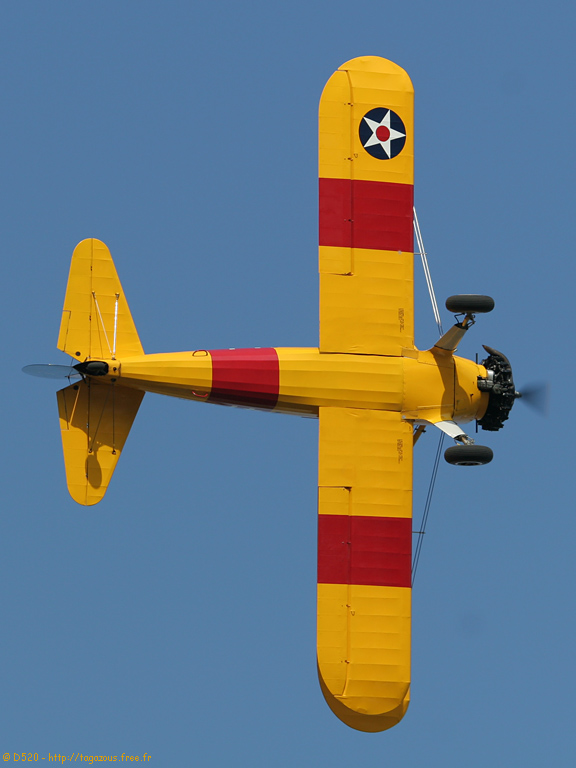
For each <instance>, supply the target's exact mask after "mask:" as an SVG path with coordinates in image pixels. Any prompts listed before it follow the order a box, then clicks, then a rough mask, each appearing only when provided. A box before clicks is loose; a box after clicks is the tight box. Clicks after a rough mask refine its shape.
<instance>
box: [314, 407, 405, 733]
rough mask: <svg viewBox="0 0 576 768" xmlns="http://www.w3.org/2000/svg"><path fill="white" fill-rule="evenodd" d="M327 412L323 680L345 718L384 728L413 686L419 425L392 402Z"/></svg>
mask: <svg viewBox="0 0 576 768" xmlns="http://www.w3.org/2000/svg"><path fill="white" fill-rule="evenodd" d="M319 418H320V449H319V481H318V483H319V489H318V513H319V515H318V669H319V676H320V683H321V686H322V691H323V693H324V696H325V697H326V701H327V702H328V704H329V706H330V707H331V709H332V710H333V712H334V713H335V714H336V715H337V716H338V717H339V718H340V719H341V720H343V721H344V722H345V723H347V725H349V726H351V727H353V728H357V729H359V730H362V731H382V730H384V729H386V728H390V727H392V726H393V725H395V724H396V723H397V722H398V721H399V720H400V719H401V718H402V716H403V715H404V713H405V711H406V709H407V706H408V696H409V690H410V620H411V602H410V598H411V588H410V586H411V552H412V428H411V426H410V425H409V424H407V423H406V422H404V421H402V418H401V416H400V414H399V413H391V412H388V411H371V410H364V409H352V408H320V414H319Z"/></svg>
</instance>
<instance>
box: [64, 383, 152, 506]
mask: <svg viewBox="0 0 576 768" xmlns="http://www.w3.org/2000/svg"><path fill="white" fill-rule="evenodd" d="M57 396H58V412H59V415H60V429H61V430H62V447H63V449H64V464H65V466H66V481H67V483H68V490H69V491H70V495H71V496H72V498H73V499H74V501H77V502H78V504H84V505H85V506H90V505H92V504H97V503H98V502H99V501H100V500H101V499H102V498H103V497H104V494H105V493H106V490H107V489H108V485H109V483H110V480H111V478H112V474H113V472H114V470H115V469H116V463H117V462H118V459H119V457H120V454H121V452H122V449H123V448H124V443H125V442H126V438H127V437H128V433H129V432H130V428H131V427H132V423H133V421H134V419H135V418H136V414H137V413H138V408H139V407H140V403H141V402H142V398H143V397H144V392H140V391H138V390H137V389H129V388H128V387H120V386H118V385H117V384H109V383H101V382H98V381H95V380H94V379H91V378H88V379H86V380H83V381H80V382H78V383H77V384H71V385H70V386H69V387H66V388H65V389H61V390H60V391H59V392H58V393H57Z"/></svg>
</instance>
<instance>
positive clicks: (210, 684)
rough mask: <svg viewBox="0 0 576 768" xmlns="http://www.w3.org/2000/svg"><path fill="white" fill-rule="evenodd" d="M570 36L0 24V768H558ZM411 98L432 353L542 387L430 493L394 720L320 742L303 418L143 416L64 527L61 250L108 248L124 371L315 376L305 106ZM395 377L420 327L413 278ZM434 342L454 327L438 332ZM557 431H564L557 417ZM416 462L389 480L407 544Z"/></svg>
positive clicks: (292, 17) (508, 20)
mask: <svg viewBox="0 0 576 768" xmlns="http://www.w3.org/2000/svg"><path fill="white" fill-rule="evenodd" d="M575 16H576V13H575V11H574V9H573V8H572V7H571V6H570V5H569V4H568V3H561V2H558V0H552V1H551V2H548V3H546V4H541V3H535V2H532V1H531V0H529V1H528V2H522V3H520V2H507V3H501V2H498V3H497V2H493V1H492V0H488V2H484V3H482V4H479V3H463V2H448V1H446V0H445V1H442V0H441V1H440V2H436V3H428V2H423V1H421V0H419V1H414V2H411V1H410V0H406V2H403V3H394V4H392V3H384V2H381V0H380V1H379V2H374V0H366V1H365V2H363V3H356V4H352V3H346V2H341V1H340V0H332V2H330V3H328V2H315V1H314V0H308V2H303V1H302V0H295V1H294V2H292V3H290V4H279V3H270V2H267V3H264V2H260V1H259V0H255V1H254V2H251V3H249V4H247V3H235V2H231V0H222V1H221V2H213V3H202V4H200V3H196V2H178V1H171V0H166V1H165V2H163V3H157V2H146V1H145V0H140V1H139V2H123V1H120V2H106V1H101V2H97V3H94V2H91V3H88V2H83V1H76V2H59V1H58V0H57V1H56V2H53V3H42V2H37V1H36V2H35V1H33V0H32V1H31V2H28V3H16V2H6V3H3V4H2V8H1V9H0V67H1V72H2V78H1V81H0V97H1V103H2V110H1V111H2V119H1V125H2V137H3V148H4V151H3V152H2V153H0V178H1V179H2V183H1V184H0V195H1V205H0V219H1V226H0V243H1V254H2V257H1V258H2V265H3V271H4V278H3V292H2V296H3V306H2V317H3V342H4V359H5V363H4V367H5V371H4V376H3V381H2V395H3V398H2V399H3V403H4V409H3V434H4V439H3V441H2V448H1V451H2V461H1V466H2V473H3V481H2V490H3V504H2V509H3V511H2V515H1V516H0V548H1V550H0V568H1V584H2V587H1V590H0V616H1V617H2V631H1V633H0V638H1V640H0V649H1V653H0V658H1V659H2V662H1V663H0V753H4V752H9V753H14V752H19V753H22V752H33V753H34V752H36V753H38V754H39V756H40V757H42V756H45V757H46V758H47V756H48V754H49V753H51V754H54V753H60V754H64V755H66V754H72V753H74V752H76V753H77V752H81V753H83V754H87V755H93V754H98V755H121V754H122V753H127V754H132V755H137V754H138V755H143V754H144V753H145V752H146V753H148V754H151V755H152V760H151V761H150V763H149V764H150V765H156V766H196V765H198V766H202V768H209V767H211V766H239V767H240V768H244V766H247V767H248V766H250V768H253V767H254V766H267V767H268V766H275V768H284V767H292V766H295V765H298V766H324V765H330V766H331V768H346V767H347V766H349V765H351V764H353V765H355V766H364V765H366V766H391V765H402V766H404V767H405V768H411V767H412V766H421V765H430V766H435V765H438V766H442V768H452V767H453V766H454V767H456V766H458V768H461V767H462V766H466V767H467V768H476V766H478V767H480V766H481V767H482V768H484V767H485V766H487V765H507V766H508V765H521V766H523V768H527V767H530V766H542V765H552V764H554V765H567V764H569V762H570V761H571V759H573V754H574V748H575V746H576V745H575V743H574V731H573V723H572V720H573V706H574V705H573V687H574V682H575V680H574V678H575V671H576V670H575V663H574V656H573V639H572V638H573V636H574V631H575V619H574V599H573V584H574V577H575V565H574V556H573V541H574V538H575V535H576V523H575V521H574V504H573V500H572V481H573V472H574V470H573V466H574V463H573V458H572V457H573V448H572V447H571V445H570V426H569V424H567V425H565V424H564V423H563V422H562V421H561V414H562V412H563V408H564V406H565V405H569V402H570V401H569V399H568V398H569V393H570V391H571V388H572V382H573V381H574V378H575V374H576V371H575V366H574V362H573V358H572V357H571V353H572V349H573V341H572V339H573V332H572V321H571V317H570V313H571V308H572V306H573V304H574V280H575V269H574V266H573V258H572V254H571V251H570V247H571V242H572V219H573V214H572V207H573V206H572V200H573V192H574V182H573V179H574V176H575V174H574V171H575V150H574V146H575V145H574V138H573V125H574V122H575V111H576V110H575V106H574V97H573V93H574V71H575V64H576V60H575V53H574V45H573V30H574V24H575V21H576V19H575ZM365 54H371V55H381V56H384V57H386V58H389V59H392V60H394V61H396V62H397V63H398V64H400V65H401V66H403V67H404V68H405V69H406V70H407V71H408V73H409V74H410V76H411V77H412V80H413V82H414V85H415V89H416V102H415V103H416V107H415V108H416V186H415V198H416V206H417V209H418V212H419V217H420V224H421V227H422V230H423V235H424V242H425V244H426V248H427V251H428V253H429V260H430V266H431V269H432V274H433V278H434V283H435V287H436V292H437V295H438V298H439V302H441V303H442V305H443V299H444V297H446V296H448V295H450V294H454V293H472V292H474V293H488V294H491V295H493V296H494V298H495V300H496V309H495V311H494V312H493V313H492V314H491V315H488V316H486V317H482V318H480V319H479V321H478V323H477V325H476V326H475V327H474V328H473V329H472V330H471V332H470V333H469V334H468V337H467V339H466V340H465V342H464V343H463V345H462V346H461V348H460V352H461V353H462V354H463V355H466V356H469V357H473V356H474V354H475V352H476V351H481V344H482V343H485V344H489V345H490V346H494V347H496V348H497V349H501V350H502V351H503V352H504V353H505V354H507V355H508V356H509V357H510V359H511V362H512V364H513V366H514V372H515V379H516V382H517V384H518V385H519V386H522V384H526V383H530V382H534V381H541V380H548V381H550V382H551V385H552V400H551V409H550V417H549V419H547V420H546V419H543V418H542V417H540V416H538V415H535V414H533V413H532V412H531V411H530V410H528V409H527V408H526V407H525V406H524V405H523V404H522V403H518V404H517V405H516V406H515V408H514V411H513V413H512V416H511V419H510V421H509V422H508V423H507V424H506V427H505V429H504V430H503V431H501V432H499V433H497V434H489V433H484V434H483V435H482V437H483V441H484V442H485V443H487V444H489V445H490V446H491V447H492V448H493V450H494V452H495V460H494V461H493V462H492V464H490V465H489V466H487V467H483V468H478V469H471V470H467V469H459V468H452V467H449V466H448V465H446V464H445V463H444V462H442V464H441V466H440V472H439V477H438V482H437V487H436V492H435V496H434V501H433V506H432V510H431V514H430V520H429V524H428V533H427V535H426V542H425V545H424V549H423V553H422V557H421V560H420V565H419V570H418V578H417V581H416V587H415V590H414V623H413V632H414V649H413V689H412V704H411V707H410V710H409V713H408V715H407V716H406V718H405V720H404V721H403V722H402V724H401V725H400V726H398V727H397V728H395V729H393V730H391V731H389V732H386V733H384V734H379V735H373V734H361V733H357V732H354V731H352V730H349V729H347V728H346V727H345V726H344V725H342V724H341V723H340V722H339V721H338V720H337V719H335V718H334V717H333V715H332V714H331V713H330V711H329V710H328V708H327V706H326V705H325V704H324V701H323V699H322V695H321V693H320V690H319V688H318V685H317V680H316V669H315V615H316V606H315V576H316V572H315V568H316V552H315V547H316V465H317V424H316V422H314V421H311V420H306V419H298V418H295V417H288V416H282V415H271V414H266V413H256V412H252V411H242V410H238V409H228V408H218V407H211V406H202V405H200V404H192V403H185V402H180V401H177V400H172V399H169V398H162V397H155V396H152V395H147V396H146V398H145V400H144V403H143V405H142V408H141V410H140V413H139V416H138V418H137V420H136V422H135V425H134V428H133V431H132V433H131V436H130V438H129V441H128V444H127V446H126V449H125V451H124V453H123V455H122V459H121V461H120V465H119V468H118V471H117V473H116V475H115V477H114V480H113V484H112V486H111V489H110V491H109V494H108V496H107V497H106V499H105V500H104V501H103V502H102V503H101V504H100V505H98V506H97V507H94V508H89V509H84V508H82V507H79V506H78V505H76V504H75V503H74V502H73V501H72V500H71V499H70V498H69V496H68V493H67V490H66V486H65V480H64V469H63V462H62V457H61V447H60V435H59V429H58V419H57V411H56V398H55V394H54V391H55V385H54V383H53V382H48V381H46V382H45V381H40V380H37V379H32V378H29V377H25V376H24V375H21V374H20V368H21V367H22V366H23V365H26V364H29V363H42V362H64V360H65V358H64V356H63V355H62V354H61V353H59V352H58V351H57V350H56V349H55V344H56V338H57V333H58V327H59V320H60V311H61V307H62V301H63V297H64V290H65V285H66V278H67V274H68V266H69V259H70V255H71V253H72V250H73V248H74V246H75V245H76V243H77V242H78V241H79V240H82V239H84V238H85V237H98V238H100V239H102V240H104V241H105V242H106V243H107V244H108V246H109V247H110V249H111V251H112V254H113V256H114V259H115V261H116V265H117V268H118V272H119V274H120V278H121V280H122V282H123V286H124V289H125V291H126V293H127V296H128V300H129V302H130V306H131V310H132V314H133V316H134V319H135V321H136V324H137V327H138V330H139V333H140V337H141V340H142V343H143V345H144V348H145V350H146V351H147V352H161V351H177V350H185V349H194V348H198V347H202V348H219V347H240V346H246V347H249V346H299V345H302V346H315V345H316V344H317V338H318V328H317V311H318V310H317V291H318V283H317V247H316V242H317V180H316V179H317V176H316V167H317V166H316V157H317V105H318V100H319V98H320V93H321V91H322V88H323V85H324V83H325V81H326V80H327V79H328V77H329V76H330V74H331V73H332V71H333V70H334V69H336V68H337V67H338V66H339V65H340V64H341V63H343V62H345V61H346V60H348V59H350V58H353V57H355V56H360V55H365ZM416 275H417V281H416V299H417V314H416V322H417V333H416V341H417V344H418V346H420V347H422V348H425V347H427V346H430V345H431V344H433V343H434V341H435V339H436V326H435V324H434V320H433V316H432V312H431V309H430V306H429V301H428V298H427V294H426V288H425V283H424V278H423V276H422V273H421V270H420V269H419V268H418V267H417V272H416ZM443 321H444V325H445V326H447V325H448V324H449V321H450V316H449V314H448V313H447V312H446V311H445V310H444V311H443ZM568 415H569V413H568V414H566V413H565V416H564V417H563V418H566V417H567V416H568ZM435 450H436V437H435V436H434V435H432V436H430V435H427V439H426V440H422V441H420V443H419V444H418V450H417V451H416V455H415V477H414V480H415V486H414V487H415V508H414V512H415V518H416V521H418V520H419V518H420V515H421V512H422V508H423V504H424V499H425V495H426V491H427V488H428V482H429V478H430V472H431V467H432V461H433V456H434V453H435Z"/></svg>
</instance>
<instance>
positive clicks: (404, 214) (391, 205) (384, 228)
mask: <svg viewBox="0 0 576 768" xmlns="http://www.w3.org/2000/svg"><path fill="white" fill-rule="evenodd" d="M319 181H320V245H329V246H336V247H341V248H371V249H373V250H381V251H407V252H409V253H412V252H413V250H414V237H413V230H412V226H413V225H412V218H413V212H412V209H413V205H414V187H413V186H412V185H411V184H394V183H392V182H388V181H352V180H350V179H320V180H319Z"/></svg>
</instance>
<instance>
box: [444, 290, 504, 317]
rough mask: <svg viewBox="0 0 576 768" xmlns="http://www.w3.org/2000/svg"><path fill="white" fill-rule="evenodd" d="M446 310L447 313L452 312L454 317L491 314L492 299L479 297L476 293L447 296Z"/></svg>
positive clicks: (492, 307)
mask: <svg viewBox="0 0 576 768" xmlns="http://www.w3.org/2000/svg"><path fill="white" fill-rule="evenodd" d="M446 309H447V310H448V311H449V312H454V314H455V315H459V314H461V313H465V314H474V315H475V314H482V313H486V312H492V310H493V309H494V299H493V298H492V297H491V296H481V295H480V294H476V293H462V294H458V295H457V296H448V298H447V299H446Z"/></svg>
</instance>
